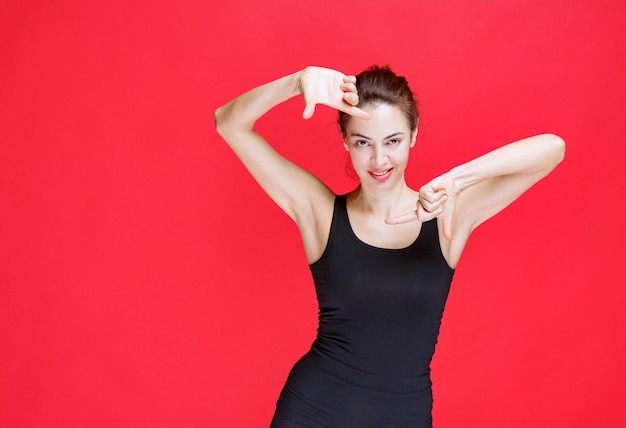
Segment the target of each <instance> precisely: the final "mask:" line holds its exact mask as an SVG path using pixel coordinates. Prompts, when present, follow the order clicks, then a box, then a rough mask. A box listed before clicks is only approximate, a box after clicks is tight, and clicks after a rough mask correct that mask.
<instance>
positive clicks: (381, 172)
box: [368, 168, 393, 181]
mask: <svg viewBox="0 0 626 428" xmlns="http://www.w3.org/2000/svg"><path fill="white" fill-rule="evenodd" d="M391 170H393V168H387V169H378V170H376V171H368V173H369V175H370V177H372V178H373V179H374V180H376V181H385V180H386V179H387V178H389V175H390V174H391Z"/></svg>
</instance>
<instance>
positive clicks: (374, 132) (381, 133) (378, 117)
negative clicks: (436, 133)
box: [346, 104, 410, 138]
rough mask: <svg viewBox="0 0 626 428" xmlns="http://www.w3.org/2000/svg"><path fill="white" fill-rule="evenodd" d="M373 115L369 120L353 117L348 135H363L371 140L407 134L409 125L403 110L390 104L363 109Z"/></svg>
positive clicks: (348, 127)
mask: <svg viewBox="0 0 626 428" xmlns="http://www.w3.org/2000/svg"><path fill="white" fill-rule="evenodd" d="M361 108H362V109H363V110H365V111H367V112H368V113H370V114H371V116H372V117H371V118H370V119H369V120H364V119H359V118H358V117H351V118H350V121H349V122H348V124H347V127H346V128H347V129H346V131H347V134H348V136H350V134H354V133H357V134H361V135H365V136H368V137H371V138H384V137H385V136H387V135H391V134H393V133H396V132H407V131H410V130H409V125H408V123H407V118H406V117H405V115H404V113H403V112H402V110H401V109H400V108H398V107H395V106H392V105H389V104H374V105H371V104H370V105H366V106H363V107H361Z"/></svg>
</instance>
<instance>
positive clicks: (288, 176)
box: [215, 67, 368, 258]
mask: <svg viewBox="0 0 626 428" xmlns="http://www.w3.org/2000/svg"><path fill="white" fill-rule="evenodd" d="M355 82H356V80H355V78H354V76H345V75H343V74H342V73H340V72H338V71H335V70H330V69H326V68H319V67H307V68H306V69H305V70H302V71H299V72H297V73H294V74H291V75H289V76H285V77H282V78H280V79H278V80H275V81H273V82H270V83H267V84H265V85H262V86H259V87H257V88H254V89H252V90H251V91H248V92H246V93H245V94H243V95H241V96H239V97H237V98H235V99H234V100H232V101H231V102H229V103H228V104H226V105H224V106H222V107H220V108H218V109H217V110H216V111H215V124H216V127H217V131H218V133H219V134H220V135H221V136H222V138H223V139H224V140H225V141H226V142H227V143H228V145H229V146H230V147H231V148H232V149H233V151H234V152H235V154H236V155H237V156H238V157H239V159H240V160H241V161H242V162H243V164H244V166H245V167H246V168H247V169H248V171H250V173H251V174H252V176H253V177H254V178H255V180H256V181H257V182H258V183H259V184H260V185H261V187H262V188H263V189H264V190H265V191H266V192H267V194H268V195H269V196H270V197H271V198H272V200H273V201H274V202H276V204H278V206H279V207H280V208H282V209H283V210H284V211H285V212H286V213H287V214H288V215H289V216H290V217H291V218H292V219H293V220H294V221H295V222H296V224H297V225H298V227H299V229H300V232H301V234H302V237H303V240H304V243H305V250H306V252H307V255H308V256H309V258H315V255H316V254H317V253H318V252H319V248H315V247H320V246H322V247H323V246H325V242H319V241H320V240H319V239H317V237H319V236H322V235H323V234H324V230H326V233H327V228H326V225H324V224H320V222H319V221H318V220H319V218H320V212H322V213H327V212H330V213H331V216H332V204H333V201H334V194H333V192H332V191H331V190H330V189H329V188H328V187H326V186H325V185H324V184H323V183H322V182H321V181H320V180H319V179H317V178H316V177H315V176H314V175H312V174H310V173H309V172H307V171H305V170H304V169H302V168H300V167H299V166H297V165H295V164H294V163H292V162H290V161H289V160H287V159H285V158H284V157H283V156H281V155H280V154H279V153H278V152H276V150H274V149H273V148H272V147H271V146H270V145H269V144H268V143H267V142H266V141H265V140H264V139H263V138H262V137H261V136H260V135H259V134H258V133H257V132H256V131H255V130H254V124H255V122H256V121H257V120H258V119H259V118H260V117H261V116H263V115H264V114H265V113H266V112H267V111H269V110H270V109H271V108H272V107H274V106H276V105H278V104H280V103H282V102H284V101H286V100H288V99H289V98H292V97H294V96H296V95H298V94H300V93H302V94H303V96H304V99H305V110H304V113H303V116H304V118H306V119H308V118H309V117H311V116H312V115H313V112H314V109H315V105H316V104H325V105H328V106H330V107H333V108H336V109H339V110H342V111H345V112H346V113H349V114H352V115H355V116H359V117H363V118H367V117H368V114H367V113H365V112H363V111H362V110H360V109H358V108H356V107H355V105H356V104H357V103H358V96H357V94H356V87H355V85H354V83H355ZM322 216H324V217H327V216H325V215H324V214H322ZM328 221H330V218H329V219H328ZM323 223H325V221H324V222H323ZM328 226H329V225H328ZM322 251H323V248H322ZM319 255H321V252H319Z"/></svg>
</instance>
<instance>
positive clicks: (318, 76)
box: [298, 67, 370, 120]
mask: <svg viewBox="0 0 626 428" xmlns="http://www.w3.org/2000/svg"><path fill="white" fill-rule="evenodd" d="M298 89H299V90H300V93H302V97H303V98H304V112H303V113H302V117H303V118H305V119H309V118H311V117H312V116H313V113H315V105H316V104H324V105H326V106H329V107H332V108H334V109H337V110H341V111H343V112H344V113H347V114H349V115H351V116H354V117H358V118H361V119H366V120H367V119H369V118H370V114H369V113H367V112H366V111H363V110H361V109H360V108H358V107H356V105H357V104H358V103H359V95H358V93H357V89H356V77H355V76H346V75H345V74H343V73H341V72H339V71H337V70H332V69H330V68H322V67H307V68H305V69H304V70H302V72H301V73H300V75H299V76H298Z"/></svg>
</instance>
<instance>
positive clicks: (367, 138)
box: [350, 132, 404, 140]
mask: <svg viewBox="0 0 626 428" xmlns="http://www.w3.org/2000/svg"><path fill="white" fill-rule="evenodd" d="M396 135H404V132H394V133H393V134H391V135H387V136H386V137H385V138H383V140H388V139H389V138H392V137H395V136H396ZM350 136H351V137H360V138H363V139H365V140H371V138H370V137H366V136H365V135H362V134H350Z"/></svg>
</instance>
